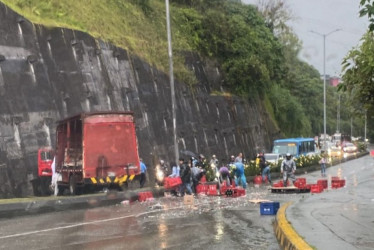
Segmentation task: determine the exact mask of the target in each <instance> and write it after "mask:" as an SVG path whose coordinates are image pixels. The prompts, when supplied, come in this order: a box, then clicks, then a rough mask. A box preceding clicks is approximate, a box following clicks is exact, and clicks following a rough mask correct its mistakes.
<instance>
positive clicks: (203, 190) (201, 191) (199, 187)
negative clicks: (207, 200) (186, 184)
mask: <svg viewBox="0 0 374 250" xmlns="http://www.w3.org/2000/svg"><path fill="white" fill-rule="evenodd" d="M207 191H208V185H204V184H198V185H197V186H196V193H198V194H206V192H207Z"/></svg>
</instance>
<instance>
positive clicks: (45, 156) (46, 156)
mask: <svg viewBox="0 0 374 250" xmlns="http://www.w3.org/2000/svg"><path fill="white" fill-rule="evenodd" d="M40 158H41V159H42V161H50V160H53V153H52V151H42V152H40Z"/></svg>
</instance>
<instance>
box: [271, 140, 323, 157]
mask: <svg viewBox="0 0 374 250" xmlns="http://www.w3.org/2000/svg"><path fill="white" fill-rule="evenodd" d="M272 153H273V154H279V155H281V156H284V155H286V154H287V153H290V154H291V155H292V156H293V157H296V158H297V157H300V156H301V155H305V156H307V155H314V154H315V153H316V146H315V141H314V138H287V139H278V140H275V141H274V144H273V152H272Z"/></svg>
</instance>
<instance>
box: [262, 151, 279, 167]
mask: <svg viewBox="0 0 374 250" xmlns="http://www.w3.org/2000/svg"><path fill="white" fill-rule="evenodd" d="M264 156H265V161H266V162H269V163H271V164H272V165H277V164H278V161H279V160H280V155H279V154H272V153H265V154H264Z"/></svg>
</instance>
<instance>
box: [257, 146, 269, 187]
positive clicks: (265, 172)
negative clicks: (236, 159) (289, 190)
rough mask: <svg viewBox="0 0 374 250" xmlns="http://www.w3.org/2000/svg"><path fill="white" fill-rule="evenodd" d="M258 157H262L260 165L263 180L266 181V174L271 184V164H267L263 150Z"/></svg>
mask: <svg viewBox="0 0 374 250" xmlns="http://www.w3.org/2000/svg"><path fill="white" fill-rule="evenodd" d="M258 158H259V159H260V162H259V165H260V169H261V175H262V182H265V176H266V177H267V178H268V181H269V183H270V184H271V177H270V166H269V165H268V164H266V160H265V155H264V153H263V152H261V153H260V154H259V156H258Z"/></svg>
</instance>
